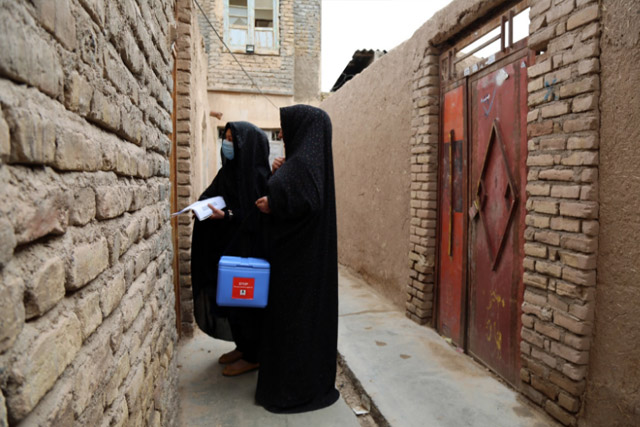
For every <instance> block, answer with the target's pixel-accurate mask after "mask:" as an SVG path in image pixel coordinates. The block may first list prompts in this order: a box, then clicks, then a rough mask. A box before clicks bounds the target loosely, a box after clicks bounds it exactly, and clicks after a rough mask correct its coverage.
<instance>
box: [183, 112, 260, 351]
mask: <svg viewBox="0 0 640 427" xmlns="http://www.w3.org/2000/svg"><path fill="white" fill-rule="evenodd" d="M227 128H228V129H231V134H232V136H233V146H234V157H233V160H226V159H224V162H223V166H222V168H221V169H220V171H219V172H218V174H217V175H216V177H215V178H214V180H213V182H212V183H211V185H209V187H208V188H207V189H206V190H205V191H204V193H202V195H201V196H200V198H199V200H202V199H206V198H210V197H214V196H222V197H223V198H224V200H225V202H226V204H227V207H226V208H225V209H224V210H225V212H227V214H226V215H225V219H223V220H213V219H207V220H204V221H197V220H196V221H195V224H194V227H193V237H192V243H191V279H192V287H193V302H194V315H195V319H196V322H197V324H198V326H199V327H200V329H202V331H204V332H205V333H207V334H208V335H210V336H212V337H214V338H219V339H224V340H227V341H232V340H234V341H235V342H236V344H237V346H238V349H239V350H240V351H243V353H246V355H245V356H247V360H248V361H251V362H255V361H257V354H255V353H256V352H257V346H258V344H259V343H258V338H257V336H258V335H259V334H258V333H257V331H258V330H259V319H258V317H259V316H260V315H261V311H260V310H258V309H242V308H226V307H219V306H218V305H217V304H216V302H215V301H216V290H217V280H218V261H219V260H220V257H221V256H222V255H235V256H243V257H247V256H251V257H264V256H265V253H264V239H263V233H262V226H261V222H262V214H261V213H260V212H259V211H258V210H257V208H256V207H255V204H254V203H255V200H256V199H258V197H260V196H262V195H263V194H264V193H265V191H266V186H267V179H268V178H269V175H270V169H269V141H268V139H267V136H266V135H265V134H264V132H262V131H261V130H260V129H259V128H257V127H256V126H254V125H252V124H251V123H247V122H231V123H229V124H227ZM228 211H232V215H229V214H228ZM229 320H230V322H229ZM229 323H231V324H229ZM256 323H257V325H256ZM251 359H254V360H251Z"/></svg>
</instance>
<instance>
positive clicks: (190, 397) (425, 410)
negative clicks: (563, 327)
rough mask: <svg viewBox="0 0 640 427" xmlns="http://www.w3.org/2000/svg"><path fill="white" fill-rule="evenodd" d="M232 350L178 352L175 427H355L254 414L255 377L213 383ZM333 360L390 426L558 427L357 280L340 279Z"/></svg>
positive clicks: (336, 418) (217, 346)
mask: <svg viewBox="0 0 640 427" xmlns="http://www.w3.org/2000/svg"><path fill="white" fill-rule="evenodd" d="M232 349H233V344H230V343H227V342H224V341H219V340H214V339H211V338H209V337H208V336H206V335H204V334H203V333H196V335H195V337H194V338H192V339H187V340H183V342H182V343H181V344H180V349H179V354H178V361H179V362H178V363H179V366H180V385H179V387H180V398H181V408H180V409H181V411H180V425H181V426H224V427H226V426H234V427H235V426H242V427H244V426H247V427H249V426H266V427H271V426H302V427H314V426H340V427H342V426H354V427H355V426H358V425H359V423H358V420H357V419H356V416H355V414H354V412H353V411H352V410H351V409H350V408H349V407H348V406H347V405H346V403H345V402H344V400H342V399H340V400H339V401H338V402H337V403H336V404H334V405H333V406H331V407H329V408H326V409H323V410H320V411H315V412H310V413H305V414H294V415H276V414H271V413H269V412H267V411H265V410H264V409H263V408H262V407H260V406H257V405H255V403H254V400H253V393H254V391H255V386H256V380H257V373H256V372H252V373H250V374H245V375H242V376H239V377H235V378H227V377H223V376H222V373H221V372H222V366H221V365H219V364H218V363H217V359H218V357H219V356H220V355H221V354H222V353H225V352H227V351H229V350H232ZM338 350H339V352H340V354H341V355H342V356H343V358H344V361H345V362H346V364H347V365H348V367H349V369H350V371H351V372H352V373H353V375H354V376H355V377H356V378H357V380H358V381H359V382H360V384H361V386H362V388H363V389H364V391H365V393H366V394H367V395H368V396H369V397H370V399H371V402H372V404H373V405H375V407H376V408H377V409H378V410H379V412H380V413H381V415H382V416H383V417H384V418H385V420H386V421H387V422H388V423H389V424H390V425H391V426H399V427H413V426H416V427H418V426H419V427H431V426H433V427H441V426H442V427H447V426H451V427H454V426H455V427H460V426H478V427H484V426H492V427H495V426H505V427H507V426H508V427H517V426H522V427H545V426H557V425H558V424H557V423H555V422H554V421H553V420H552V419H551V418H550V417H548V416H547V415H546V414H545V413H544V412H543V411H541V410H540V409H538V408H535V407H533V406H531V405H530V404H529V403H528V402H527V401H526V399H524V398H523V397H522V396H520V395H519V394H518V393H516V392H515V391H513V390H512V389H511V388H509V387H508V386H506V385H505V384H503V383H502V382H500V381H499V380H498V379H496V377H495V376H493V375H492V374H491V373H490V372H488V371H487V370H486V369H484V368H483V367H482V366H480V365H479V364H478V363H476V362H475V361H474V360H473V359H471V358H470V357H468V356H466V355H464V354H461V353H459V352H458V351H456V349H455V348H453V347H452V346H450V345H449V344H447V343H446V341H444V340H443V339H442V338H441V337H440V336H439V335H438V334H437V333H436V332H435V331H434V330H433V329H431V328H428V327H425V326H419V325H417V324H415V323H414V322H412V321H410V320H409V319H407V318H406V317H405V316H404V312H403V311H401V310H400V309H399V308H397V307H396V306H394V305H392V304H391V303H390V302H388V301H387V300H385V299H384V298H381V297H380V296H378V295H377V294H376V293H375V292H374V291H373V290H372V289H371V288H370V287H369V286H368V285H367V284H366V283H365V282H363V281H362V280H361V279H360V278H358V277H356V276H354V275H352V274H350V273H349V272H347V271H345V270H341V272H340V322H339V337H338Z"/></svg>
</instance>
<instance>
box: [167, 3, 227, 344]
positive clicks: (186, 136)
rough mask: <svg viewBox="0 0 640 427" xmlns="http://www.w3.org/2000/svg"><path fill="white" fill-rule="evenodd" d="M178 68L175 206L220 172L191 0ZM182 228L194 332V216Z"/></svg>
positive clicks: (183, 286) (183, 306)
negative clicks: (192, 257)
mask: <svg viewBox="0 0 640 427" xmlns="http://www.w3.org/2000/svg"><path fill="white" fill-rule="evenodd" d="M177 3H178V16H177V19H178V22H177V30H178V39H177V46H178V59H177V71H176V81H177V83H176V89H177V90H176V92H177V97H178V98H177V101H176V103H177V116H176V144H177V148H176V157H177V158H176V163H177V164H176V182H177V186H176V192H177V194H176V196H177V207H176V210H181V209H183V208H185V207H187V206H189V205H190V204H191V203H193V202H195V201H196V200H197V199H198V197H199V196H200V194H202V192H203V191H204V190H205V188H206V187H207V186H208V185H209V183H210V182H211V180H212V179H213V177H214V176H215V174H216V172H217V167H216V166H217V150H216V149H215V147H216V139H217V137H218V135H217V132H216V130H215V128H214V127H213V126H211V125H210V120H209V99H208V96H207V56H206V53H205V51H204V43H203V38H202V35H201V34H200V29H199V26H198V20H197V16H196V13H197V12H196V10H195V9H194V7H195V6H193V2H192V0H178V2H177ZM174 226H176V227H177V231H178V233H177V234H178V260H179V261H178V272H177V273H178V276H179V286H180V321H181V324H182V332H183V333H184V334H185V335H187V336H190V335H192V334H193V328H194V327H195V319H194V318H193V293H192V291H191V234H192V232H193V220H192V219H191V215H186V214H185V215H180V216H178V217H177V218H176V219H175V220H174Z"/></svg>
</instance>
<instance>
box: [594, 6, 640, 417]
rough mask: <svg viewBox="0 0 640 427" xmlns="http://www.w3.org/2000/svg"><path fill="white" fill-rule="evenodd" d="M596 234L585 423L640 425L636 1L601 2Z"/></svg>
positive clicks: (639, 43)
mask: <svg viewBox="0 0 640 427" xmlns="http://www.w3.org/2000/svg"><path fill="white" fill-rule="evenodd" d="M602 6H603V7H602V9H601V14H602V21H601V30H602V36H601V40H600V50H601V54H600V66H601V69H602V73H601V77H600V82H601V95H600V104H599V107H600V111H601V120H600V167H599V193H600V212H599V219H600V233H599V239H598V240H599V245H598V264H597V267H598V277H597V279H598V285H597V288H596V304H595V306H596V311H595V319H594V341H593V344H592V346H591V351H590V357H589V378H588V379H589V381H588V383H587V393H586V400H585V411H584V420H585V425H588V426H594V427H595V426H604V425H607V426H626V425H634V424H635V425H638V424H640V376H638V375H635V374H633V373H634V372H638V369H640V352H639V351H638V342H640V316H638V305H639V304H640V272H639V270H638V260H640V245H639V244H638V239H637V236H639V235H640V220H639V218H640V217H639V216H638V211H639V210H640V197H638V195H639V194H640V172H638V164H640V150H639V149H638V148H639V145H638V144H639V143H640V120H638V115H639V114H640V96H638V87H640V73H638V71H637V66H638V64H639V63H640V19H638V18H640V3H639V2H637V1H633V0H625V1H621V0H607V1H603V2H602Z"/></svg>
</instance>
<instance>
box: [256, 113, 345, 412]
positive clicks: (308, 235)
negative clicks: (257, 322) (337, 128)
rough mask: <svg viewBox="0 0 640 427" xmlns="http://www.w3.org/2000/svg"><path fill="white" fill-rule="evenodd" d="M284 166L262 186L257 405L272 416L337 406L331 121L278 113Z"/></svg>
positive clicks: (319, 115)
mask: <svg viewBox="0 0 640 427" xmlns="http://www.w3.org/2000/svg"><path fill="white" fill-rule="evenodd" d="M280 120H281V125H282V133H283V138H284V144H285V150H286V156H287V157H286V161H285V162H284V164H283V165H282V166H281V167H280V169H278V170H277V171H276V172H275V173H274V174H273V176H272V177H271V179H270V180H269V183H268V187H267V193H266V194H267V196H268V200H269V207H270V209H271V227H270V231H269V241H270V245H269V253H270V262H271V279H270V285H269V305H268V306H267V308H266V310H265V318H264V325H265V328H264V330H263V348H262V356H261V361H260V372H259V375H258V387H257V391H256V401H257V402H258V403H259V404H261V405H263V406H264V407H265V408H266V409H268V410H269V411H272V412H305V411H311V410H315V409H320V408H323V407H325V406H328V405H331V404H332V403H334V402H335V401H336V400H337V399H338V397H339V394H338V391H337V390H336V389H335V378H336V355H337V337H338V259H337V235H336V208H335V191H334V182H333V157H332V154H331V121H330V120H329V116H328V115H327V114H326V113H325V112H324V111H322V110H320V109H318V108H315V107H311V106H307V105H296V106H293V107H286V108H282V109H280Z"/></svg>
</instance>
